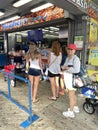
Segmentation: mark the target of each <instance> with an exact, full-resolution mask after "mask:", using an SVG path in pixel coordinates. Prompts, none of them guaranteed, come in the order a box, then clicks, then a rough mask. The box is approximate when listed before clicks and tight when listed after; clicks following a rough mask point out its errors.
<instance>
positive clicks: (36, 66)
mask: <svg viewBox="0 0 98 130" xmlns="http://www.w3.org/2000/svg"><path fill="white" fill-rule="evenodd" d="M30 47H31V48H32V49H31V48H30V49H29V52H28V53H27V56H26V62H27V63H28V62H29V64H30V66H29V70H28V74H29V80H30V82H31V86H32V98H33V103H35V102H37V101H38V99H37V92H38V85H39V81H40V75H41V68H42V64H41V55H40V53H39V52H38V51H37V49H35V48H34V45H30Z"/></svg>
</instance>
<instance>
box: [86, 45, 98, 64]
mask: <svg viewBox="0 0 98 130" xmlns="http://www.w3.org/2000/svg"><path fill="white" fill-rule="evenodd" d="M88 63H89V64H90V65H95V66H98V47H91V48H90V54H89V61H88Z"/></svg>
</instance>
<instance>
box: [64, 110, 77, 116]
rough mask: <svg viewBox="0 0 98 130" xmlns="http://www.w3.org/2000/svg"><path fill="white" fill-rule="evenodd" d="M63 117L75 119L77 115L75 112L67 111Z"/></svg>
mask: <svg viewBox="0 0 98 130" xmlns="http://www.w3.org/2000/svg"><path fill="white" fill-rule="evenodd" d="M63 116H65V117H70V118H74V117H75V114H74V112H73V111H70V110H69V111H66V112H63Z"/></svg>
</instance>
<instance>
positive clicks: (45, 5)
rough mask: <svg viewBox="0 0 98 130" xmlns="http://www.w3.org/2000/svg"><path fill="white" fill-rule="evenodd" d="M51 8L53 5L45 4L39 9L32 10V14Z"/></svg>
mask: <svg viewBox="0 0 98 130" xmlns="http://www.w3.org/2000/svg"><path fill="white" fill-rule="evenodd" d="M51 6H53V4H51V3H46V4H44V5H41V6H39V7H37V8H34V9H32V10H31V12H33V13H34V12H37V11H40V10H42V9H46V8H48V7H51Z"/></svg>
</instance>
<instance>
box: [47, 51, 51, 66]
mask: <svg viewBox="0 0 98 130" xmlns="http://www.w3.org/2000/svg"><path fill="white" fill-rule="evenodd" d="M50 58H51V53H49V55H48V65H49V64H50Z"/></svg>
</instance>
